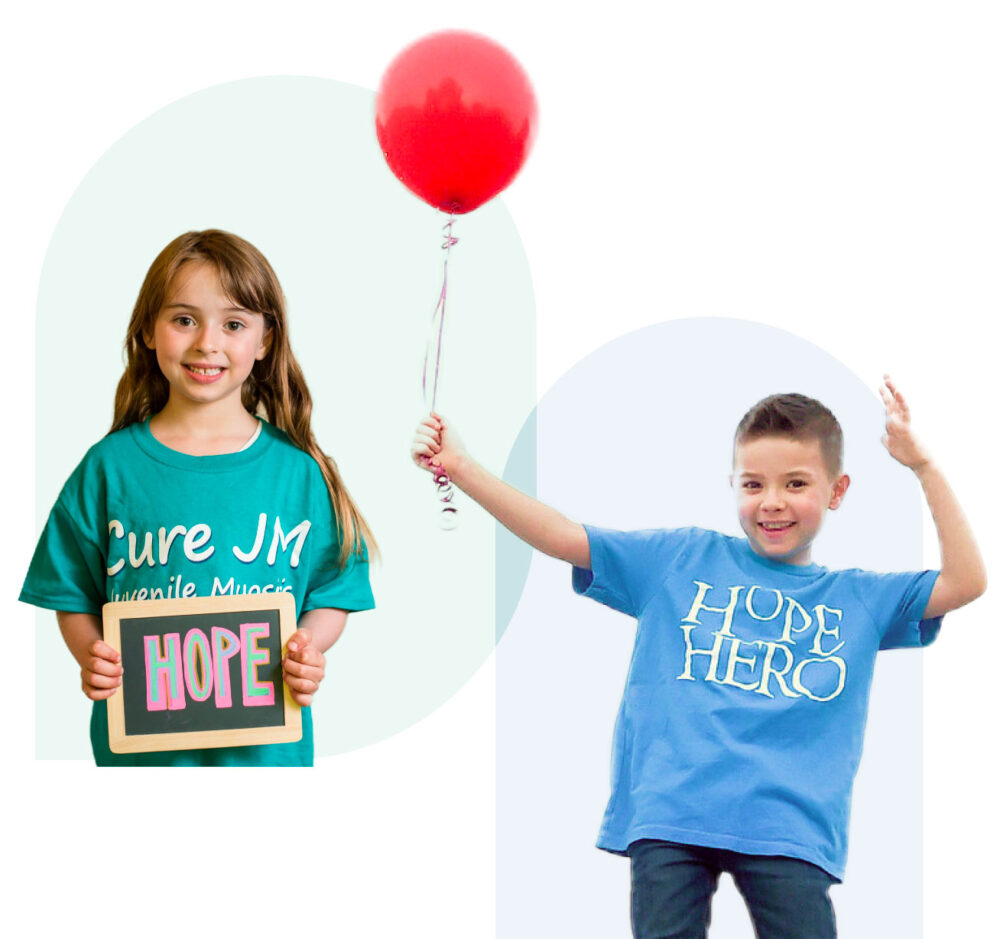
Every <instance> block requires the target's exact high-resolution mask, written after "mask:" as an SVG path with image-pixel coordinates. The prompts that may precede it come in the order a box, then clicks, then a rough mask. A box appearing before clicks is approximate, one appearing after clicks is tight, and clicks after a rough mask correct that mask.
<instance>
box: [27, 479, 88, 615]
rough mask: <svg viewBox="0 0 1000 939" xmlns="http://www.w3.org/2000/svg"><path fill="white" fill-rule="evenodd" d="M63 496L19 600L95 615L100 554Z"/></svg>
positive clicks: (44, 531)
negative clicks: (77, 521) (75, 519)
mask: <svg viewBox="0 0 1000 939" xmlns="http://www.w3.org/2000/svg"><path fill="white" fill-rule="evenodd" d="M65 495H66V493H65V491H64V493H63V495H61V496H60V498H59V501H58V502H56V504H55V506H54V507H53V509H52V511H51V513H50V514H49V519H48V521H47V522H46V524H45V528H44V529H43V530H42V535H41V537H40V538H39V539H38V545H37V546H36V548H35V553H34V556H33V557H32V559H31V565H30V566H29V568H28V574H27V577H25V580H24V586H23V587H22V588H21V594H20V597H19V599H20V600H22V601H23V602H24V603H31V604H32V605H34V606H40V607H43V608H45V609H47V610H62V611H64V612H66V613H92V614H96V615H98V616H99V615H100V613H101V607H102V605H103V604H104V600H105V590H104V581H105V558H104V554H103V552H102V551H101V549H100V546H99V545H97V544H96V543H95V542H94V541H92V540H91V539H90V538H88V537H87V536H86V535H85V534H84V533H83V531H82V530H81V529H80V527H79V526H78V525H77V523H76V522H75V521H74V519H73V513H72V507H71V506H67V505H66V504H65V503H64V497H65Z"/></svg>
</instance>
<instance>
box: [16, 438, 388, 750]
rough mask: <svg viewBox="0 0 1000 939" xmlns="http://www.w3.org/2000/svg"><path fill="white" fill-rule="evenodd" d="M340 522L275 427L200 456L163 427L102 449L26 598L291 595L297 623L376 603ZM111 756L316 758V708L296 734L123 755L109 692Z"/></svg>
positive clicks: (80, 477)
mask: <svg viewBox="0 0 1000 939" xmlns="http://www.w3.org/2000/svg"><path fill="white" fill-rule="evenodd" d="M339 550H340V540H339V531H338V526H337V520H336V516H335V513H334V510H333V505H332V503H331V502H330V496H329V494H328V491H327V488H326V483H325V482H324V480H323V475H322V472H321V471H320V468H319V464H318V463H317V462H316V461H315V460H314V459H313V458H312V457H311V456H310V455H309V454H308V453H306V452H305V451H303V450H300V449H299V448H298V447H296V446H295V445H294V444H293V443H292V442H291V440H289V438H288V436H287V435H286V434H285V433H284V432H282V431H281V430H279V429H278V428H276V427H274V426H273V425H271V424H268V423H264V424H263V425H262V428H261V433H260V435H259V436H258V437H257V439H256V440H255V441H254V442H253V443H252V444H251V445H250V446H249V447H248V448H247V449H245V450H241V451H239V452H238V453H225V454H220V455H217V456H190V455H189V454H186V453H180V452H178V451H177V450H172V449H170V448H169V447H166V446H164V445H163V444H162V443H160V442H159V441H158V440H157V439H156V438H155V437H154V436H153V435H152V433H150V430H149V422H148V421H146V422H143V423H137V424H131V425H130V426H128V427H126V428H124V429H123V430H120V431H118V432H116V433H114V434H110V435H109V436H107V437H105V438H104V439H103V440H101V441H100V442H99V443H97V444H95V445H94V446H93V447H91V448H90V450H89V451H88V452H87V454H86V456H84V458H83V460H82V461H81V462H80V465H79V466H77V468H76V469H75V470H74V471H73V474H72V475H71V476H70V478H69V480H68V481H67V482H66V485H65V486H64V487H63V489H62V492H60V494H59V498H58V499H57V500H56V504H55V506H53V508H52V512H51V513H50V515H49V519H48V522H47V523H46V525H45V528H44V530H43V531H42V535H41V537H40V538H39V541H38V546H37V547H36V549H35V554H34V557H33V558H32V560H31V567H30V568H29V569H28V575H27V577H26V578H25V581H24V587H23V589H22V590H21V596H20V599H21V600H23V601H25V602H27V603H32V604H34V605H35V606H40V607H44V608H46V609H50V610H62V611H64V612H68V613H91V614H94V615H97V616H100V614H101V607H102V606H103V605H104V604H105V603H106V602H108V601H111V600H147V599H150V600H154V599H159V598H170V597H187V596H198V597H207V596H225V595H230V594H242V593H245V594H252V593H270V592H287V593H290V594H291V595H292V596H293V597H294V599H295V614H296V618H298V617H300V616H301V615H302V614H303V613H305V612H307V611H308V610H312V609H315V608H335V609H343V610H367V609H371V608H372V607H373V606H374V605H375V603H374V600H373V599H372V593H371V587H370V586H369V582H368V559H367V556H366V555H364V556H361V557H357V556H351V557H350V558H349V560H348V563H347V565H346V566H345V567H344V568H343V569H341V568H340V567H339V566H338V564H337V555H338V551H339ZM90 737H91V744H92V746H93V749H94V757H95V759H96V761H97V763H98V764H99V765H137V764H141V765H192V764H207V765H241V766H243V765H252V766H284V765H295V766H302V765H310V766H311V765H312V762H313V738H312V716H311V712H310V709H309V708H303V709H302V739H301V740H300V741H297V742H295V743H280V744H264V745H260V746H246V747H218V748H211V749H205V750H170V751H161V752H156V753H136V754H113V753H111V751H110V750H109V749H108V729H107V705H106V702H104V701H95V702H94V708H93V715H92V718H91V724H90Z"/></svg>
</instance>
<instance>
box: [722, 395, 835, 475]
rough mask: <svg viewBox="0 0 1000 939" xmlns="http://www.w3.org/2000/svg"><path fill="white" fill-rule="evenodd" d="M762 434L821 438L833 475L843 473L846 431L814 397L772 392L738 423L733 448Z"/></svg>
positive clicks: (795, 437)
mask: <svg viewBox="0 0 1000 939" xmlns="http://www.w3.org/2000/svg"><path fill="white" fill-rule="evenodd" d="M759 437H791V438H792V439H793V440H818V441H819V447H820V452H821V453H822V454H823V462H824V463H825V464H826V468H827V470H828V471H829V473H830V476H831V477H834V476H839V475H840V468H841V466H842V465H843V462H844V432H843V431H842V430H841V428H840V422H839V421H838V420H837V418H836V417H834V416H833V412H832V411H831V410H830V409H829V408H828V407H826V406H825V405H823V404H821V403H820V402H819V401H817V400H816V399H815V398H807V397H806V396H805V395H800V394H794V393H793V394H781V395H770V396H768V397H767V398H764V399H763V400H761V401H758V402H757V403H756V404H755V405H754V406H753V407H752V408H750V410H749V411H747V413H746V414H744V415H743V419H742V420H741V421H740V423H739V425H738V426H737V428H736V437H735V439H734V441H733V446H734V449H735V447H736V446H738V445H739V444H741V443H745V442H746V441H748V440H756V439H758V438H759Z"/></svg>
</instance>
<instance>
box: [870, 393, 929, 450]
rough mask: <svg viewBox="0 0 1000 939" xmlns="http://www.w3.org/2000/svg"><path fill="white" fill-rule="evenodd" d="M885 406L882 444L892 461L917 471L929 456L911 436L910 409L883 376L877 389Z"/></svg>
mask: <svg viewBox="0 0 1000 939" xmlns="http://www.w3.org/2000/svg"><path fill="white" fill-rule="evenodd" d="M879 394H880V395H881V396H882V403H883V404H884V405H885V435H884V436H883V437H882V443H883V444H885V448H886V449H887V450H888V451H889V454H890V456H892V457H893V459H895V460H898V461H899V462H900V463H902V464H903V466H907V467H909V468H910V469H911V470H918V469H920V468H921V467H923V466H925V465H926V464H927V463H929V462H930V459H931V458H930V454H929V453H928V452H927V450H925V449H924V447H923V446H922V445H921V443H920V441H919V440H917V438H916V437H915V436H914V435H913V430H912V429H911V427H910V408H909V405H907V403H906V400H905V398H903V395H902V394H901V393H900V391H899V389H898V388H897V387H896V386H895V384H894V383H893V381H892V379H891V378H890V377H889V376H888V375H885V376H883V379H882V386H881V387H880V388H879Z"/></svg>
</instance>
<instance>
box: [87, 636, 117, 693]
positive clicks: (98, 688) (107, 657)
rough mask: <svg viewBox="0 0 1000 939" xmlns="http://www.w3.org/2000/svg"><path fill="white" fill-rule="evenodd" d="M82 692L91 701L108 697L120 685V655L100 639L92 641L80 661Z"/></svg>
mask: <svg viewBox="0 0 1000 939" xmlns="http://www.w3.org/2000/svg"><path fill="white" fill-rule="evenodd" d="M80 665H81V667H80V679H81V686H82V688H83V693H84V694H85V695H86V696H87V697H88V698H90V700H91V701H104V700H106V699H107V698H110V697H111V696H112V695H113V694H114V693H115V692H116V691H117V690H118V688H119V687H120V686H121V683H122V675H123V674H124V671H125V670H124V669H123V668H122V657H121V655H120V654H119V653H118V652H116V651H115V650H114V649H112V648H111V646H109V645H108V644H107V643H106V642H104V641H103V640H102V639H97V640H95V641H94V642H92V643H91V644H90V645H89V646H88V647H87V651H86V655H85V656H84V658H83V659H82V660H81V663H80Z"/></svg>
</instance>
